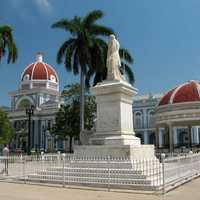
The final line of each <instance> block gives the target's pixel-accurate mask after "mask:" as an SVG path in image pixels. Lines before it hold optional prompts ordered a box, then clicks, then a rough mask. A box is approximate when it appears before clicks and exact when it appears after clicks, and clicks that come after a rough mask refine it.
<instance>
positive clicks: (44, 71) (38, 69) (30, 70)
mask: <svg viewBox="0 0 200 200" xmlns="http://www.w3.org/2000/svg"><path fill="white" fill-rule="evenodd" d="M32 88H38V89H42V88H46V89H51V90H57V91H58V90H59V79H58V75H57V73H56V71H55V69H54V68H53V67H52V66H50V65H49V64H47V63H45V62H43V55H42V53H37V57H36V61H35V62H34V63H31V64H29V65H28V66H27V67H26V68H25V70H24V71H23V73H22V75H21V89H23V90H27V89H32Z"/></svg>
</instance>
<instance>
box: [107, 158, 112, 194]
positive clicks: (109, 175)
mask: <svg viewBox="0 0 200 200" xmlns="http://www.w3.org/2000/svg"><path fill="white" fill-rule="evenodd" d="M107 159H108V162H107V163H108V192H110V159H111V156H110V155H109V156H108V157H107Z"/></svg>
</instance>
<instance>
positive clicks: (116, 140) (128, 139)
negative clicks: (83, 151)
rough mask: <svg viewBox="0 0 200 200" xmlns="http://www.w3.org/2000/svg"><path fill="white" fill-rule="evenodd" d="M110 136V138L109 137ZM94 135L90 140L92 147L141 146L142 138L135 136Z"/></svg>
mask: <svg viewBox="0 0 200 200" xmlns="http://www.w3.org/2000/svg"><path fill="white" fill-rule="evenodd" d="M107 135H109V136H107ZM107 135H104V134H94V136H92V137H91V138H90V144H91V145H115V146H118V145H131V146H134V147H139V146H141V141H140V138H138V137H136V136H134V135H130V134H127V135H112V134H107Z"/></svg>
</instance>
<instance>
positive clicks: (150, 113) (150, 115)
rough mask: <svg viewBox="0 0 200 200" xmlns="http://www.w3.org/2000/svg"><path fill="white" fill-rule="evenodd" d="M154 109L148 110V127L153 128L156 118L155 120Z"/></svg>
mask: <svg viewBox="0 0 200 200" xmlns="http://www.w3.org/2000/svg"><path fill="white" fill-rule="evenodd" d="M153 114H154V112H153V110H151V111H149V112H148V127H149V128H152V127H153V126H154V120H153Z"/></svg>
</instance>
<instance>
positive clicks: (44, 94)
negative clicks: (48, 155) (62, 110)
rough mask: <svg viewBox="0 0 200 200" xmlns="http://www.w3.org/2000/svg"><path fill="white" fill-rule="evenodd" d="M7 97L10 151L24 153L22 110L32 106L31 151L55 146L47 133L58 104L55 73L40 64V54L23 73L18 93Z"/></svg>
mask: <svg viewBox="0 0 200 200" xmlns="http://www.w3.org/2000/svg"><path fill="white" fill-rule="evenodd" d="M9 95H10V96H11V112H9V118H10V120H11V121H12V124H13V127H14V128H15V138H14V140H15V141H14V144H15V147H14V148H20V149H21V148H22V149H25V148H26V146H27V131H28V127H27V126H28V121H27V120H28V116H27V115H26V108H30V106H34V115H33V116H32V120H31V149H35V150H53V149H54V148H55V147H57V146H59V144H57V143H56V141H55V140H54V138H53V137H52V136H51V135H50V134H49V131H48V130H49V128H50V127H51V126H52V124H53V123H54V121H55V115H56V113H57V112H58V110H59V107H60V104H61V96H60V95H61V94H60V92H59V78H58V75H57V73H56V71H55V69H54V68H53V67H52V66H51V65H49V64H47V63H45V62H44V61H43V55H42V53H38V54H37V57H36V61H35V62H33V63H31V64H29V65H28V66H27V67H26V68H25V69H24V71H23V72H22V74H21V80H20V84H19V89H18V90H16V91H13V92H10V93H9Z"/></svg>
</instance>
